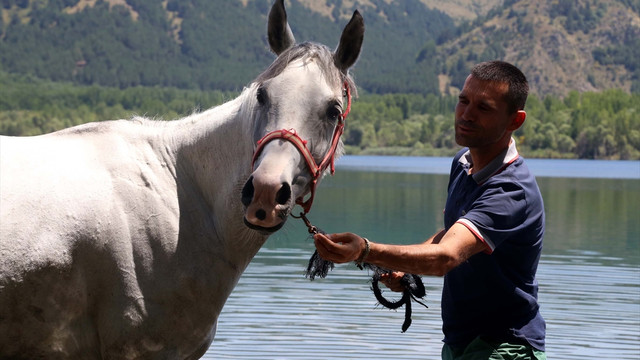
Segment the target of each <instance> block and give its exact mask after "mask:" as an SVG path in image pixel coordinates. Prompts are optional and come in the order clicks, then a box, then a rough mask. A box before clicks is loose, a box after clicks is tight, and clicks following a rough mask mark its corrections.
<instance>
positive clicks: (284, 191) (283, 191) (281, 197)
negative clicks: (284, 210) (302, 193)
mask: <svg viewBox="0 0 640 360" xmlns="http://www.w3.org/2000/svg"><path fill="white" fill-rule="evenodd" d="M289 198H291V186H289V184H287V183H286V182H283V183H282V187H281V188H280V190H278V193H277V194H276V202H277V203H278V204H280V205H284V204H286V203H287V202H289Z"/></svg>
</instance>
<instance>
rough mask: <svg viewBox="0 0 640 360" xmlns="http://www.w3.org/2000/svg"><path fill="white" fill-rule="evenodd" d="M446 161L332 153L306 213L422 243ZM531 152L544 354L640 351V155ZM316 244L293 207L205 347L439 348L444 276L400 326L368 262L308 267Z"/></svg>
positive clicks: (277, 351)
mask: <svg viewBox="0 0 640 360" xmlns="http://www.w3.org/2000/svg"><path fill="white" fill-rule="evenodd" d="M450 161H451V160H450V159H442V158H401V159H399V158H387V157H382V158H378V157H345V158H343V159H340V161H339V162H338V164H337V165H338V170H337V172H336V175H335V176H333V177H327V178H325V180H324V181H323V183H322V185H320V187H319V189H318V194H317V195H316V199H315V202H314V207H313V209H312V211H311V213H310V214H309V218H310V220H311V221H312V222H313V223H314V224H315V225H317V226H319V227H321V228H323V229H324V230H325V231H327V232H342V231H353V232H357V233H360V234H361V235H363V236H367V237H368V238H370V239H372V240H374V241H380V242H388V243H396V244H411V243H416V242H420V241H422V240H424V239H425V238H426V237H428V236H430V235H432V234H433V233H435V232H436V231H437V230H438V229H439V228H441V227H442V222H443V219H442V208H443V207H444V202H445V197H446V186H447V176H446V175H445V174H446V173H447V172H448V168H449V166H450ZM528 162H529V163H530V164H531V166H530V167H531V168H532V169H533V171H534V173H535V174H536V175H537V176H538V184H539V186H540V188H541V191H542V195H543V197H544V200H545V208H546V212H547V233H546V237H545V244H544V251H543V256H542V259H541V263H540V266H539V269H538V280H539V282H540V294H539V297H540V303H541V312H542V314H543V316H544V317H545V319H546V321H547V357H548V358H549V359H557V360H568V359H572V360H573V359H580V360H582V359H621V360H627V359H629V360H631V359H633V360H638V359H640V162H605V163H602V162H589V161H561V160H529V161H528ZM371 169H374V170H375V171H371ZM424 169H429V170H428V171H425V170H424ZM558 169H560V170H558ZM426 172H431V173H426ZM578 173H580V174H581V175H580V176H582V177H576V176H575V175H577V174H578ZM613 174H616V175H615V176H614V175H613ZM621 174H623V175H621ZM558 176H561V177H558ZM313 250H314V247H313V244H312V241H311V240H310V238H309V236H308V234H307V231H306V227H304V225H303V224H302V222H301V221H299V220H295V219H289V221H288V223H287V225H286V226H285V227H284V228H283V229H282V230H281V231H280V232H278V233H277V234H275V235H274V236H272V237H271V238H270V239H269V240H268V241H267V243H266V244H265V246H264V247H263V248H262V249H261V250H260V252H259V253H258V255H257V256H256V257H255V258H254V260H253V261H252V263H251V264H250V265H249V267H248V269H247V271H246V272H245V273H244V275H243V276H242V278H241V279H240V281H239V283H238V286H237V287H236V289H235V290H234V292H233V293H232V294H231V296H230V298H229V300H228V301H227V304H226V305H225V307H224V309H223V311H222V314H221V316H220V320H219V324H218V332H217V335H216V338H215V340H214V343H213V344H212V346H211V348H210V349H209V351H208V352H207V354H206V355H205V357H204V358H209V359H394V360H399V359H439V358H440V350H441V347H442V342H441V340H442V334H441V330H440V328H441V325H442V323H441V319H440V294H441V290H442V279H441V278H437V277H424V278H423V281H424V282H425V285H426V288H427V292H428V294H427V297H426V303H427V305H428V306H429V308H428V309H425V308H423V307H421V306H419V305H414V306H413V324H412V325H411V327H410V328H409V330H408V331H407V332H406V333H401V325H402V322H403V320H404V310H403V309H400V310H399V311H397V312H395V311H389V310H387V309H384V308H376V306H375V305H376V300H375V298H374V297H373V294H372V293H371V291H370V290H369V285H370V283H369V279H370V277H369V276H368V274H367V273H366V271H360V270H358V269H357V268H356V267H355V266H354V265H352V264H345V265H339V266H337V267H336V269H335V270H333V271H332V272H330V273H329V276H328V277H327V278H326V279H318V280H315V281H313V282H311V281H309V280H307V279H305V278H304V277H303V275H302V273H303V271H304V269H305V267H306V265H307V262H308V259H309V257H310V255H311V254H312V253H313ZM386 295H389V296H393V293H390V292H387V293H386Z"/></svg>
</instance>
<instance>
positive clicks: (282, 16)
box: [267, 0, 296, 55]
mask: <svg viewBox="0 0 640 360" xmlns="http://www.w3.org/2000/svg"><path fill="white" fill-rule="evenodd" d="M267 30H268V35H269V45H270V46H271V50H272V51H273V52H274V53H275V54H276V55H280V54H281V53H282V52H283V51H285V50H287V49H288V48H290V47H291V46H293V44H295V43H296V39H295V38H294V37H293V33H292V32H291V28H290V27H289V23H287V12H286V11H285V9H284V0H276V2H275V3H274V4H273V6H272V7H271V11H270V12H269V25H268V29H267Z"/></svg>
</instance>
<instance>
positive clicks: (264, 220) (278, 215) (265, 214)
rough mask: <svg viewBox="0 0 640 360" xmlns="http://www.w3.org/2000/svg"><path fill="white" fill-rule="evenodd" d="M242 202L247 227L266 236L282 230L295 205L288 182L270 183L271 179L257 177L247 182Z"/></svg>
mask: <svg viewBox="0 0 640 360" xmlns="http://www.w3.org/2000/svg"><path fill="white" fill-rule="evenodd" d="M241 200H242V204H243V205H244V206H245V213H244V223H245V225H247V227H249V228H251V229H253V230H257V231H259V232H262V233H264V234H271V233H273V232H275V231H277V230H279V229H280V228H282V226H283V225H284V223H285V222H286V221H287V216H288V215H289V213H290V211H291V208H292V206H293V205H294V203H293V201H292V199H291V185H289V183H288V182H275V181H269V178H266V179H265V178H264V177H257V176H251V177H250V178H249V180H247V182H246V183H245V185H244V187H243V188H242V198H241Z"/></svg>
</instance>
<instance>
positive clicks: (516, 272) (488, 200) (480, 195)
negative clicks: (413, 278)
mask: <svg viewBox="0 0 640 360" xmlns="http://www.w3.org/2000/svg"><path fill="white" fill-rule="evenodd" d="M472 166H473V164H472V163H471V155H470V153H469V151H468V149H463V150H461V151H460V152H459V153H458V154H457V155H456V156H455V158H454V160H453V163H452V166H451V174H450V178H449V186H448V194H449V195H448V198H447V203H446V207H445V211H444V222H445V228H446V229H447V230H448V229H449V228H450V227H451V226H452V225H453V224H454V223H461V224H463V225H465V226H466V227H467V228H469V230H471V231H472V232H473V233H474V234H475V235H476V236H477V237H478V238H479V239H480V240H482V241H483V242H484V243H485V244H486V245H487V250H486V251H485V252H483V253H479V254H476V255H474V256H472V257H471V258H469V259H468V260H467V261H466V262H464V263H462V264H461V265H459V266H457V267H456V268H454V269H453V270H451V271H450V272H449V273H447V274H446V275H445V277H444V289H443V292H442V320H443V332H444V335H445V337H444V342H445V343H447V344H448V345H450V346H453V347H464V346H466V345H467V344H468V343H469V342H471V341H472V340H473V339H474V338H476V337H478V336H481V337H483V338H486V339H489V340H497V341H502V342H516V343H522V342H526V343H529V344H530V345H531V346H533V347H535V348H536V349H538V350H541V351H544V339H545V322H544V319H543V318H542V316H541V315H540V312H539V305H538V282H537V280H536V270H537V268H538V261H539V260H540V254H541V252H542V239H543V235H544V205H543V202H542V196H541V195H540V190H539V189H538V185H537V184H536V181H535V178H534V177H533V175H532V174H531V173H530V172H529V169H528V168H527V166H526V165H525V163H524V161H523V159H522V158H521V157H520V156H519V155H518V151H517V150H516V147H515V142H514V141H513V140H511V145H510V146H509V148H508V149H506V150H505V151H504V152H503V153H502V154H500V155H499V156H498V157H496V159H494V160H493V161H492V162H491V163H490V164H489V165H488V166H486V167H485V168H483V169H482V170H481V171H479V172H477V173H474V174H469V169H470V168H471V167H472Z"/></svg>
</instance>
